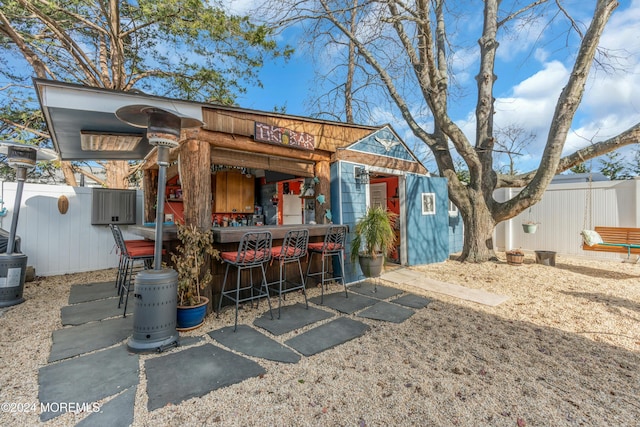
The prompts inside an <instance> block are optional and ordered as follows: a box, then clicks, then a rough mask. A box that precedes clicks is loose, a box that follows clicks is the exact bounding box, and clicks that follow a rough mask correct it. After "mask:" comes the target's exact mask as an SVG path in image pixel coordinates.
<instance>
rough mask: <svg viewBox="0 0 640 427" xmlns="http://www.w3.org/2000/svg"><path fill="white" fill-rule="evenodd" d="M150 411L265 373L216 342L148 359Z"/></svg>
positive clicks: (253, 363) (261, 368) (256, 365)
mask: <svg viewBox="0 0 640 427" xmlns="http://www.w3.org/2000/svg"><path fill="white" fill-rule="evenodd" d="M145 371H146V374H147V395H148V396H149V401H148V404H147V408H148V409H149V411H153V410H154V409H158V408H162V407H163V406H165V405H167V404H168V403H173V404H178V403H180V402H182V401H184V400H187V399H191V398H192V397H200V396H204V395H205V394H207V393H209V392H211V391H213V390H217V389H219V388H221V387H226V386H229V385H231V384H236V383H239V382H241V381H244V380H246V379H247V378H251V377H255V376H258V375H261V374H264V373H265V372H266V370H265V369H264V368H263V367H262V366H260V365H258V364H257V363H255V362H253V361H251V360H249V359H247V358H245V357H242V356H238V355H237V354H234V353H232V352H230V351H227V350H224V349H222V348H220V347H218V346H215V345H213V344H204V345H201V346H197V347H191V348H187V349H185V350H180V351H177V352H175V353H170V354H167V355H164V356H159V357H155V358H152V359H148V360H147V361H146V362H145Z"/></svg>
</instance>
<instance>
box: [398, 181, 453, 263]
mask: <svg viewBox="0 0 640 427" xmlns="http://www.w3.org/2000/svg"><path fill="white" fill-rule="evenodd" d="M422 193H434V194H435V198H436V208H435V212H436V213H435V215H423V214H422ZM405 200H406V207H407V219H406V221H407V263H408V264H409V265H419V264H431V263H434V262H442V261H445V260H446V259H448V257H449V194H448V191H447V180H446V179H445V178H434V177H427V176H422V175H415V174H408V175H407V177H406V199H405Z"/></svg>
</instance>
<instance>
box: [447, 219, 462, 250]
mask: <svg viewBox="0 0 640 427" xmlns="http://www.w3.org/2000/svg"><path fill="white" fill-rule="evenodd" d="M463 244H464V227H463V226H462V217H461V216H460V212H456V213H455V215H449V254H454V253H456V252H461V251H462V245H463Z"/></svg>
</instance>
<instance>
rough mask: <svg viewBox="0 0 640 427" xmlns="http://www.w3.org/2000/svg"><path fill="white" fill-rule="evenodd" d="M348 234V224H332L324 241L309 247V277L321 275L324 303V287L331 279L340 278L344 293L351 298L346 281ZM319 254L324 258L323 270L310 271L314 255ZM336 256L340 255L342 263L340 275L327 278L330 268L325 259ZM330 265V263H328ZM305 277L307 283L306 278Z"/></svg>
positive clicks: (321, 300) (321, 299) (339, 260)
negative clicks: (345, 262)
mask: <svg viewBox="0 0 640 427" xmlns="http://www.w3.org/2000/svg"><path fill="white" fill-rule="evenodd" d="M346 236H347V226H346V225H332V226H330V227H329V228H328V229H327V233H326V234H325V236H324V242H317V243H309V245H308V246H307V248H308V249H309V264H308V265H307V279H308V278H309V277H313V276H321V281H320V288H321V289H322V293H321V296H320V304H323V303H324V287H325V283H327V282H330V281H332V280H333V281H337V280H338V279H339V280H341V281H342V285H343V286H344V294H345V296H346V297H347V298H349V294H348V293H347V284H346V283H345V281H344V244H345V240H346ZM314 254H318V255H320V257H321V258H322V270H320V271H319V272H317V273H309V270H311V264H312V261H313V255H314ZM334 256H337V257H338V262H339V263H340V276H335V275H333V277H330V278H326V277H325V275H326V274H327V273H329V271H328V268H325V264H328V263H327V262H326V261H325V260H326V259H327V258H329V259H330V260H332V259H333V257H334ZM327 267H328V265H327ZM334 274H335V271H334ZM307 279H305V283H306V280H307Z"/></svg>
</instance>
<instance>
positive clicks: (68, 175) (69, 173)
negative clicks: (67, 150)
mask: <svg viewBox="0 0 640 427" xmlns="http://www.w3.org/2000/svg"><path fill="white" fill-rule="evenodd" d="M60 169H62V174H63V175H64V181H65V183H66V184H67V185H70V186H72V187H77V186H78V181H76V175H75V174H74V173H73V166H72V165H71V162H60Z"/></svg>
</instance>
